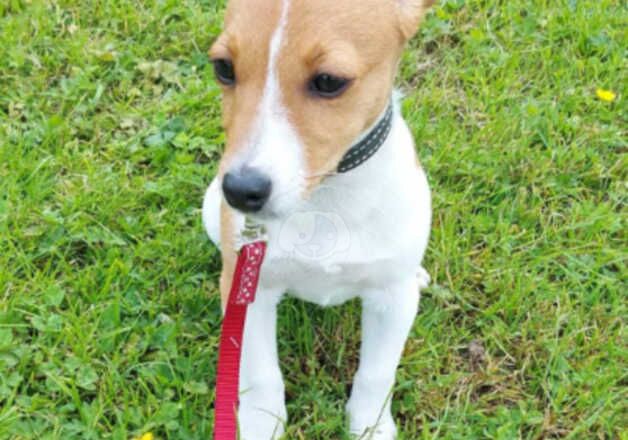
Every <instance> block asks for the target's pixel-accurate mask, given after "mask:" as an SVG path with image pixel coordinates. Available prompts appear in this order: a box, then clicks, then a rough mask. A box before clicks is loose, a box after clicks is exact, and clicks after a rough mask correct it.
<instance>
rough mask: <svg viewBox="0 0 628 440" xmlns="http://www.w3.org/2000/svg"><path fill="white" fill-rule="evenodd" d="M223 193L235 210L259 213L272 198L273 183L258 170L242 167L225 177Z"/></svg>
mask: <svg viewBox="0 0 628 440" xmlns="http://www.w3.org/2000/svg"><path fill="white" fill-rule="evenodd" d="M222 191H223V193H224V195H225V199H226V200H227V203H229V205H231V206H232V207H233V208H235V209H237V210H239V211H242V212H259V211H261V210H262V208H263V207H264V205H265V204H266V202H267V201H268V198H269V197H270V193H271V191H272V181H271V180H270V177H268V176H267V175H265V174H264V173H262V172H261V171H259V170H258V169H256V168H250V167H242V168H240V169H238V170H235V171H230V172H228V173H226V174H225V175H224V177H223V180H222Z"/></svg>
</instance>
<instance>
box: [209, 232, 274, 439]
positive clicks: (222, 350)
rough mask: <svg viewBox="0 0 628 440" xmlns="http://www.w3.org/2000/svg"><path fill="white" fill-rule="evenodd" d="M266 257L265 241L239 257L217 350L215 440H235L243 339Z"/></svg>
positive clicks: (243, 249) (250, 246)
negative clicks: (250, 306)
mask: <svg viewBox="0 0 628 440" xmlns="http://www.w3.org/2000/svg"><path fill="white" fill-rule="evenodd" d="M265 255H266V242H265V241H256V242H254V243H249V244H245V245H244V246H242V249H241V250H240V253H239V254H238V261H237V263H236V267H235V272H234V274H233V282H232V283H231V291H230V292H229V302H228V303H227V311H226V313H225V317H224V319H223V321H222V332H221V334H220V347H219V349H218V373H217V377H216V403H215V406H214V407H215V417H214V419H215V423H214V440H236V439H237V435H238V403H239V398H238V393H239V385H240V358H241V355H242V336H243V334H244V323H245V321H246V312H247V309H248V305H249V304H251V303H252V302H253V301H255V293H256V291H257V283H258V282H259V275H260V270H261V267H262V262H263V261H264V256H265Z"/></svg>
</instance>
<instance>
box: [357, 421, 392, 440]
mask: <svg viewBox="0 0 628 440" xmlns="http://www.w3.org/2000/svg"><path fill="white" fill-rule="evenodd" d="M351 436H352V438H353V439H354V440H395V438H397V427H396V426H395V424H394V423H393V422H392V420H391V421H389V422H388V421H387V422H383V421H382V422H379V423H377V424H376V425H375V426H369V427H366V428H359V427H352V428H351Z"/></svg>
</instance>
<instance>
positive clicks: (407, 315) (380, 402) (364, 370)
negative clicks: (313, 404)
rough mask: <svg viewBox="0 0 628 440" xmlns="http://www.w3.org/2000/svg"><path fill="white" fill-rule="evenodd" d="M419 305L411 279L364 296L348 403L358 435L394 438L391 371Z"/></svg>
mask: <svg viewBox="0 0 628 440" xmlns="http://www.w3.org/2000/svg"><path fill="white" fill-rule="evenodd" d="M418 305H419V285H418V280H417V279H416V278H415V277H412V278H411V279H408V280H405V281H403V282H400V283H398V284H396V285H394V286H392V287H390V288H389V289H386V290H383V291H373V292H368V293H366V294H364V295H363V301H362V347H361V350H360V366H359V367H358V371H357V373H356V375H355V378H354V381H353V389H352V390H351V398H350V399H349V402H348V403H347V412H348V415H349V420H350V429H351V433H352V434H355V435H357V436H359V437H360V438H361V439H372V440H392V439H394V438H395V436H396V431H397V429H396V426H395V422H394V421H393V418H392V415H391V412H390V401H391V398H392V389H393V385H394V382H395V371H396V369H397V365H398V364H399V360H400V358H401V353H402V351H403V346H404V344H405V342H406V339H407V337H408V333H409V331H410V328H411V326H412V323H413V322H414V318H415V316H416V313H417V310H418Z"/></svg>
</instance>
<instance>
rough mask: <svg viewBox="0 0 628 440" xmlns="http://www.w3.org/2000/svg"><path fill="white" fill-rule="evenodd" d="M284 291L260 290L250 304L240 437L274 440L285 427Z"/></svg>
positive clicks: (244, 354)
mask: <svg viewBox="0 0 628 440" xmlns="http://www.w3.org/2000/svg"><path fill="white" fill-rule="evenodd" d="M281 294H282V292H276V291H273V290H269V289H264V288H262V287H261V286H260V287H259V289H258V292H257V295H256V299H255V302H254V303H252V304H251V305H249V309H248V314H247V317H246V323H245V327H244V341H243V344H244V345H243V347H242V363H241V364H240V411H239V414H238V415H239V423H240V438H241V439H242V440H275V439H278V438H279V437H280V436H281V434H282V433H283V430H284V424H285V423H286V407H285V398H284V385H283V379H282V376H281V371H280V370H279V361H278V358H277V340H276V338H277V336H276V329H277V323H276V321H277V304H278V302H279V300H280V298H281Z"/></svg>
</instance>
